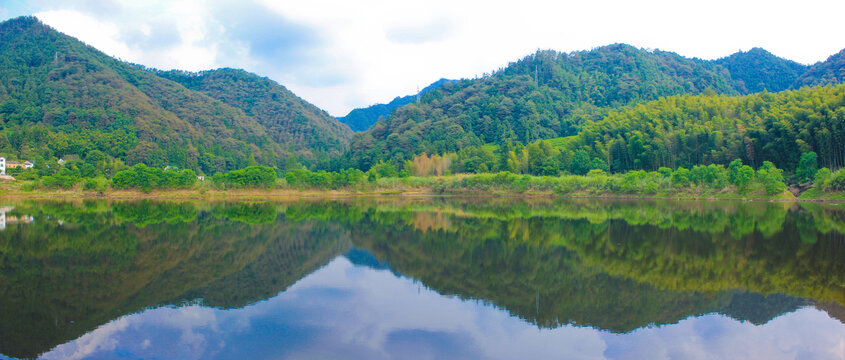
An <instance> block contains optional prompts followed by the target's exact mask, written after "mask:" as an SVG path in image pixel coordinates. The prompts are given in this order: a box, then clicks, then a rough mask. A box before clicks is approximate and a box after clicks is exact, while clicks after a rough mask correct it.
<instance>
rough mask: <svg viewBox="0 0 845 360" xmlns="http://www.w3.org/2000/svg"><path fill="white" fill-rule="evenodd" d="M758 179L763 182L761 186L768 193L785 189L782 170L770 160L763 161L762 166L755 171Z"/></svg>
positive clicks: (775, 192) (776, 192)
mask: <svg viewBox="0 0 845 360" xmlns="http://www.w3.org/2000/svg"><path fill="white" fill-rule="evenodd" d="M757 177H758V180H759V181H760V182H761V183H763V188H764V189H766V193H767V194H769V195H775V194H778V193H781V192H783V191H784V190H786V184H784V183H783V170H781V169H778V168H777V167H775V164H773V163H772V162H771V161H764V162H763V166H761V167H760V169H759V170H758V171H757Z"/></svg>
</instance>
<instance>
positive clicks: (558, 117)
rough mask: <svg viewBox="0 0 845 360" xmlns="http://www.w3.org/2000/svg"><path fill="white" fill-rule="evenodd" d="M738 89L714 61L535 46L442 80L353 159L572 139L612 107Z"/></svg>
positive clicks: (365, 161)
mask: <svg viewBox="0 0 845 360" xmlns="http://www.w3.org/2000/svg"><path fill="white" fill-rule="evenodd" d="M708 89H709V90H711V91H714V92H716V93H721V94H730V95H734V94H739V93H740V91H741V89H738V88H737V87H736V86H735V82H734V81H733V80H732V79H731V77H730V74H729V73H728V72H727V70H725V69H724V68H723V67H721V66H718V65H717V64H714V63H712V62H708V61H703V60H698V59H687V58H684V57H681V56H680V55H677V54H675V53H670V52H662V51H653V52H650V51H646V50H642V49H637V48H634V47H632V46H629V45H624V44H615V45H609V46H604V47H600V48H597V49H594V50H590V51H581V52H574V53H568V54H567V53H558V52H555V51H538V52H537V53H536V54H533V55H530V56H528V57H526V58H524V59H522V60H520V61H517V62H515V63H512V64H510V65H509V66H508V67H507V68H505V69H502V70H500V71H498V72H496V73H494V74H492V75H490V76H487V77H484V78H481V79H474V80H461V81H457V82H455V83H452V84H445V85H444V86H441V87H440V88H439V89H437V90H435V91H431V92H429V93H428V94H426V95H424V96H423V99H422V103H421V104H420V105H418V106H417V105H415V104H411V105H408V106H405V107H402V108H400V109H398V110H397V111H396V112H395V113H394V114H393V115H391V116H390V117H389V118H387V119H385V120H384V121H382V122H379V123H376V124H375V125H374V126H373V128H372V129H370V130H369V131H368V132H366V133H362V134H356V136H355V137H354V138H353V141H352V150H353V153H352V154H350V155H349V156H348V159H349V162H350V164H352V165H354V166H358V167H361V168H366V167H368V166H370V165H371V164H372V163H373V162H374V161H377V160H380V159H394V160H398V161H400V162H401V161H402V160H405V159H407V158H409V157H410V156H412V155H413V154H417V153H421V152H424V151H425V152H428V153H441V152H444V151H455V150H457V149H460V148H462V147H465V146H469V145H480V144H483V143H502V142H505V141H519V142H523V143H527V142H530V141H534V140H537V139H545V138H553V137H558V136H567V135H573V134H575V133H577V131H578V128H579V127H580V124H582V123H583V122H584V121H587V120H598V119H600V118H602V117H603V116H604V115H605V114H606V113H607V112H608V111H610V110H611V109H615V108H619V107H623V106H626V105H629V104H635V103H641V102H645V101H649V100H654V99H657V98H659V97H662V96H669V95H676V94H698V93H702V92H704V91H705V90H708Z"/></svg>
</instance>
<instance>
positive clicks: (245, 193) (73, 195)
mask: <svg viewBox="0 0 845 360" xmlns="http://www.w3.org/2000/svg"><path fill="white" fill-rule="evenodd" d="M714 195H718V194H712V193H705V194H691V193H680V194H672V195H670V194H666V195H660V194H657V195H636V194H612V193H603V194H589V193H568V194H556V193H554V192H552V191H537V192H532V191H527V192H513V191H503V190H493V191H480V190H468V191H449V192H443V193H436V192H433V191H430V189H408V190H399V189H387V190H382V191H375V190H374V191H358V190H295V189H273V190H261V189H240V190H154V191H150V192H146V193H145V192H143V191H138V190H114V191H108V192H106V193H104V194H100V193H97V192H94V191H82V190H67V191H62V190H57V191H20V190H17V189H8V190H3V191H0V199H82V200H96V199H102V200H144V199H151V200H246V201H249V200H253V201H254V200H270V199H269V198H277V199H278V198H290V199H293V198H355V197H384V196H399V197H475V198H501V197H513V198H552V199H566V198H571V199H619V200H679V201H680V200H706V201H721V200H725V201H766V202H833V201H845V194H842V193H832V194H831V197H824V196H822V197H818V198H801V197H794V196H792V197H788V196H785V195H784V194H779V195H775V196H756V195H750V196H741V195H739V194H735V193H725V194H724V195H725V196H714Z"/></svg>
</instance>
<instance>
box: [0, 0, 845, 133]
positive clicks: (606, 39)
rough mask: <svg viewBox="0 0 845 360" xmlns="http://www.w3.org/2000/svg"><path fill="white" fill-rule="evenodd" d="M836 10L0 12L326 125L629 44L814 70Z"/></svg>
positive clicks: (91, 6)
mask: <svg viewBox="0 0 845 360" xmlns="http://www.w3.org/2000/svg"><path fill="white" fill-rule="evenodd" d="M843 13H845V1H841V0H825V1H821V0H805V1H801V2H795V1H777V0H768V1H737V0H710V1H677V0H666V1H664V0H647V1H630V0H593V1H540V0H519V1H513V0H512V1H507V2H504V1H496V0H488V1H461V0H426V1H402V0H361V1H349V0H345V1H344V0H341V1H334V0H331V1H330V0H308V1H302V0H295V1H287V0H275V1H274V0H253V1H251V0H243V1H237V2H236V1H225V0H163V1H159V0H144V1H138V0H65V1H62V0H0V20H5V19H8V18H12V17H17V16H21V15H35V16H37V17H38V18H39V19H41V20H42V21H43V22H45V23H47V24H48V25H50V26H52V27H54V28H56V29H57V30H59V31H61V32H64V33H66V34H68V35H71V36H74V37H76V38H78V39H80V40H82V41H84V42H86V43H88V44H89V45H92V46H94V47H96V48H97V49H100V50H101V51H103V52H105V53H107V54H109V55H111V56H115V57H117V58H120V59H122V60H125V61H129V62H133V63H138V64H142V65H145V66H148V67H154V68H158V69H163V70H169V69H182V70H189V71H200V70H207V69H214V68H220V67H232V68H241V69H245V70H247V71H250V72H254V73H256V74H259V75H262V76H267V77H269V78H271V79H273V80H275V81H277V82H279V83H280V84H282V85H284V86H286V87H287V88H288V89H290V90H291V91H293V92H294V93H296V94H297V95H299V96H300V97H302V98H304V99H305V100H307V101H309V102H311V103H313V104H315V105H317V106H319V107H321V108H323V109H324V110H326V111H328V112H329V113H330V114H332V115H334V116H343V115H346V113H348V112H349V110H351V109H353V108H356V107H365V106H369V105H372V104H374V103H385V102H389V101H390V100H391V99H393V98H394V97H396V96H402V95H408V94H413V93H416V92H417V89H421V88H423V87H425V86H426V85H428V84H430V83H432V82H434V81H436V80H438V79H440V78H449V79H459V78H474V77H479V76H483V75H484V74H485V73H490V72H493V71H495V70H496V69H498V68H502V67H505V66H507V65H508V63H509V62H512V61H516V60H518V59H520V58H522V57H524V56H526V55H529V54H531V53H533V52H534V51H536V50H538V49H553V50H557V51H563V52H571V51H579V50H589V49H591V48H595V47H598V46H603V45H608V44H613V43H627V44H631V45H633V46H636V47H640V48H647V49H660V50H664V51H673V52H677V53H678V54H680V55H683V56H687V57H697V58H702V59H716V58H720V57H724V56H727V55H730V54H732V53H734V52H737V51H740V50H743V51H747V50H749V49H751V48H752V47H762V48H764V49H766V50H769V51H770V52H772V53H774V54H775V55H778V56H781V57H784V58H787V59H790V60H795V61H797V62H800V63H804V64H812V63H815V62H818V61H823V60H825V59H826V58H827V57H828V56H830V55H833V54H835V53H837V52H839V51H840V50H842V49H843V48H845V37H843V36H842V33H843V32H842V21H841V15H842V14H843Z"/></svg>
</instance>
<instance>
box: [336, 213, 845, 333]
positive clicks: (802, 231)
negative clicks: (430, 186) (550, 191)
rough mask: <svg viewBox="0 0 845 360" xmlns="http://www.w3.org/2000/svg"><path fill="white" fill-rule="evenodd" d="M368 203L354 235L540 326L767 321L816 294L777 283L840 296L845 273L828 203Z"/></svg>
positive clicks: (378, 251)
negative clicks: (709, 316) (712, 318)
mask: <svg viewBox="0 0 845 360" xmlns="http://www.w3.org/2000/svg"><path fill="white" fill-rule="evenodd" d="M368 206H372V209H370V210H367V211H363V210H362V211H358V212H359V213H367V214H368V216H367V217H366V219H365V220H364V222H363V223H357V220H356V225H355V229H356V230H353V235H352V236H353V243H355V244H356V246H357V247H362V248H365V249H369V250H370V251H372V253H373V254H375V255H376V257H377V258H378V259H379V261H381V263H388V264H389V266H390V267H391V268H392V269H393V270H394V271H396V272H399V273H402V274H405V275H409V276H412V277H415V278H417V279H420V280H421V281H422V282H423V283H425V284H426V285H427V286H429V287H431V288H433V289H435V290H437V291H439V292H442V293H447V294H456V295H459V296H461V297H464V298H474V299H481V300H485V301H490V302H492V303H494V304H496V305H497V306H501V307H503V308H506V309H507V310H509V311H510V312H511V313H513V314H515V315H518V316H520V317H522V318H524V319H526V320H529V321H532V322H536V323H537V324H538V325H541V326H557V325H559V324H563V323H578V324H588V325H592V326H596V327H600V328H603V329H608V330H611V331H629V330H632V329H635V328H638V327H641V326H645V325H648V324H663V323H671V322H676V321H677V320H679V319H682V318H685V317H687V316H690V315H697V314H702V313H708V312H720V313H723V314H726V315H728V316H731V317H733V318H735V319H737V320H742V321H749V322H751V323H754V324H763V323H766V322H768V321H769V320H771V319H772V318H774V317H776V316H778V315H780V314H783V313H786V312H791V311H794V310H795V309H797V308H798V307H800V306H804V305H806V304H807V303H806V301H804V300H802V299H800V298H795V297H792V296H784V295H778V294H777V293H787V294H792V295H798V296H802V297H811V298H818V299H827V300H833V301H840V302H841V301H842V300H841V299H840V295H841V294H842V292H841V288H840V287H838V285H836V284H841V283H842V282H841V280H842V277H843V276H845V272H843V271H842V269H839V267H840V266H842V265H841V264H842V261H840V259H845V254H843V253H842V251H845V249H842V247H841V244H842V241H841V239H840V238H841V235H840V234H839V233H838V231H831V230H832V228H835V227H831V226H830V223H834V224H836V223H837V222H836V221H830V219H836V218H837V217H838V216H842V214H841V212H838V211H830V209H829V208H827V209H826V211H828V213H827V214H823V212H824V211H819V209H816V210H814V211H813V212H810V211H807V210H806V209H804V208H802V207H797V208H793V210H795V211H789V209H788V206H784V205H782V204H772V203H753V204H743V203H738V202H729V203H724V204H722V203H712V202H705V203H702V202H691V203H678V202H669V203H666V202H644V201H639V202H595V201H591V202H579V201H575V202H572V201H564V202H547V203H544V202H543V201H540V202H539V203H520V202H519V201H512V203H511V204H509V205H508V206H507V207H499V208H497V207H496V206H495V205H493V206H487V205H485V204H480V203H476V202H472V201H469V202H460V201H457V202H447V203H437V202H436V201H435V203H434V204H431V203H428V202H410V203H403V204H399V205H396V204H367V205H364V207H368ZM425 212H428V213H427V214H425ZM825 224H827V225H825ZM837 230H838V229H837ZM808 238H811V239H812V240H811V241H808V240H807V239H808ZM737 289H749V290H752V291H754V292H756V293H748V292H746V291H737ZM760 293H763V294H771V295H768V296H764V295H761V294H760Z"/></svg>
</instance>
